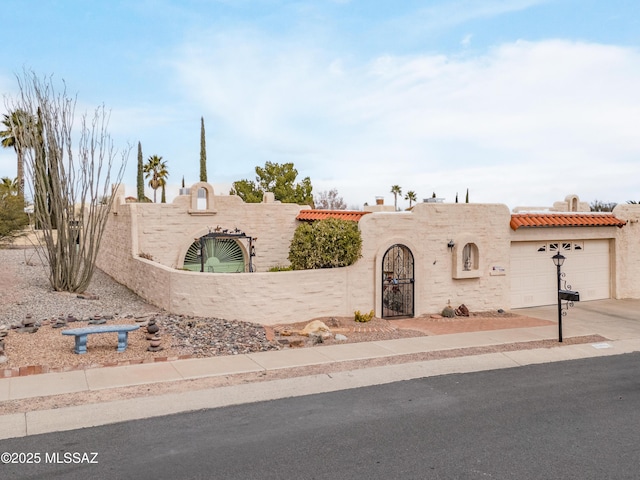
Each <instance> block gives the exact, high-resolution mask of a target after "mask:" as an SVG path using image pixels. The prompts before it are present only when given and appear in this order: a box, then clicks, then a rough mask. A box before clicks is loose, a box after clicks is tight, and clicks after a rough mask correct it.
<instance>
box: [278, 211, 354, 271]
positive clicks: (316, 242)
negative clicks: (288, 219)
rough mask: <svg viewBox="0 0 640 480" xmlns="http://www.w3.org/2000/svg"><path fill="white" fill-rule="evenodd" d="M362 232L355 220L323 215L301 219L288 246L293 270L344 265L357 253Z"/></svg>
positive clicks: (352, 261) (352, 259) (349, 262)
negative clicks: (304, 221)
mask: <svg viewBox="0 0 640 480" xmlns="http://www.w3.org/2000/svg"><path fill="white" fill-rule="evenodd" d="M361 251H362V236H361V234H360V230H359V229H358V224H357V223H356V222H351V221H349V220H340V219H337V218H327V219H324V220H320V221H317V222H314V223H303V224H301V225H299V226H298V228H297V229H296V231H295V233H294V235H293V239H292V240H291V245H290V247H289V261H290V262H291V267H292V268H293V270H306V269H314V268H334V267H346V266H348V265H352V264H353V263H355V261H356V260H358V258H360V257H361Z"/></svg>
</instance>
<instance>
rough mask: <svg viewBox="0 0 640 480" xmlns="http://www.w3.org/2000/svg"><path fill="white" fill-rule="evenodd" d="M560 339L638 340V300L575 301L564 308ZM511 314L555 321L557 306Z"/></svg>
mask: <svg viewBox="0 0 640 480" xmlns="http://www.w3.org/2000/svg"><path fill="white" fill-rule="evenodd" d="M563 311H565V312H566V315H564V316H563V317H562V334H563V337H569V336H579V335H592V334H599V335H602V336H603V337H606V338H608V339H610V340H628V339H632V338H633V339H640V300H636V299H622V300H615V299H607V300H592V301H590V302H576V303H574V306H573V307H572V308H569V309H568V310H566V309H564V310H563ZM513 313H517V314H520V315H527V316H530V317H535V318H541V319H544V320H551V321H554V322H557V321H558V306H557V305H548V306H544V307H530V308H518V309H514V310H513Z"/></svg>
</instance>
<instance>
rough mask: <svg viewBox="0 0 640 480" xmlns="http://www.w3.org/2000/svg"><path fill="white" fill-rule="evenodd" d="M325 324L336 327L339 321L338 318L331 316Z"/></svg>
mask: <svg viewBox="0 0 640 480" xmlns="http://www.w3.org/2000/svg"><path fill="white" fill-rule="evenodd" d="M327 326H328V327H330V328H338V327H339V326H340V322H338V319H337V318H336V317H331V318H330V319H329V320H327Z"/></svg>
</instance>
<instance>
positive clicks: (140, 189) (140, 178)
mask: <svg viewBox="0 0 640 480" xmlns="http://www.w3.org/2000/svg"><path fill="white" fill-rule="evenodd" d="M136 187H137V196H138V201H139V202H144V201H145V196H144V161H143V159H142V144H141V143H140V142H138V175H137V177H136Z"/></svg>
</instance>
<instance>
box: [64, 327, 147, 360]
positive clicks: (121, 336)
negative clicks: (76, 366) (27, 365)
mask: <svg viewBox="0 0 640 480" xmlns="http://www.w3.org/2000/svg"><path fill="white" fill-rule="evenodd" d="M139 328H140V325H100V326H99V327H84V328H70V329H69V330H63V331H62V334H63V335H75V337H76V348H75V349H74V350H73V351H74V352H75V353H78V354H81V353H87V336H89V335H91V334H92V333H109V332H117V333H118V352H124V351H125V350H126V349H127V341H128V334H129V332H131V331H133V330H137V329H139Z"/></svg>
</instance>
